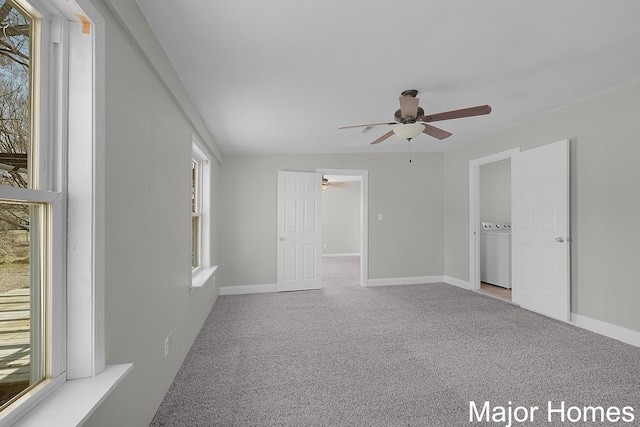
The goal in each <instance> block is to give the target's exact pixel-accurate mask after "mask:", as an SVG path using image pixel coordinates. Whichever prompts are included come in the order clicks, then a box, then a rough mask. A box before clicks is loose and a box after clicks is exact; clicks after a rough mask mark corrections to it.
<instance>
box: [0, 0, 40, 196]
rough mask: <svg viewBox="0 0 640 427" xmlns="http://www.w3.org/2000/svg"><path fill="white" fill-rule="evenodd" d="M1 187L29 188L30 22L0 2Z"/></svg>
mask: <svg viewBox="0 0 640 427" xmlns="http://www.w3.org/2000/svg"><path fill="white" fill-rule="evenodd" d="M0 19H1V20H2V22H1V23H0V26H1V27H0V185H7V186H12V187H23V188H26V187H28V186H29V185H30V181H31V178H30V176H29V172H28V170H29V167H28V161H29V155H30V152H31V141H30V134H31V114H30V102H31V101H30V94H31V85H30V73H31V71H30V68H31V60H30V55H31V46H30V34H31V32H32V31H31V26H32V20H31V19H30V18H29V17H27V16H26V15H24V14H23V13H21V12H20V10H19V9H18V8H17V7H16V6H15V5H14V4H13V3H12V2H10V1H5V0H0Z"/></svg>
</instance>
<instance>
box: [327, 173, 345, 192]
mask: <svg viewBox="0 0 640 427" xmlns="http://www.w3.org/2000/svg"><path fill="white" fill-rule="evenodd" d="M348 186H349V184H348V183H346V182H337V181H329V178H327V177H326V176H324V175H322V189H323V190H326V189H327V188H329V187H335V188H345V187H348Z"/></svg>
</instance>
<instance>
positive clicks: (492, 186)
mask: <svg viewBox="0 0 640 427" xmlns="http://www.w3.org/2000/svg"><path fill="white" fill-rule="evenodd" d="M479 188H480V221H482V222H506V223H510V222H511V159H505V160H499V161H497V162H492V163H487V164H484V165H480V183H479Z"/></svg>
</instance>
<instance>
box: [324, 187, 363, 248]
mask: <svg viewBox="0 0 640 427" xmlns="http://www.w3.org/2000/svg"><path fill="white" fill-rule="evenodd" d="M346 184H348V185H349V186H348V187H344V188H339V187H332V186H329V187H328V188H327V189H326V190H324V191H323V192H322V243H323V249H322V254H323V255H335V254H356V253H360V199H361V197H360V189H361V186H360V182H358V181H354V182H348V183H346Z"/></svg>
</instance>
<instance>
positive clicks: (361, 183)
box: [316, 168, 369, 287]
mask: <svg viewBox="0 0 640 427" xmlns="http://www.w3.org/2000/svg"><path fill="white" fill-rule="evenodd" d="M316 172H319V173H321V174H322V175H323V176H324V177H326V178H327V179H328V185H327V188H326V189H325V190H323V194H324V193H327V195H328V192H329V191H332V192H334V193H333V196H336V197H335V198H337V199H339V198H340V197H339V196H340V194H339V193H338V192H340V191H341V190H347V191H350V190H351V191H350V193H351V195H352V196H350V197H355V199H353V200H350V201H349V206H350V207H349V208H348V209H349V210H350V212H351V214H353V215H355V216H356V217H355V218H351V219H348V220H347V221H349V228H351V229H350V230H348V232H347V233H346V234H345V235H344V236H341V238H337V237H336V236H335V235H333V236H327V241H325V240H324V239H323V254H324V253H325V252H326V253H327V254H330V255H339V254H341V253H342V254H346V255H354V254H359V256H360V285H361V286H364V287H366V286H367V285H368V277H369V275H368V263H369V250H368V247H369V244H368V240H369V236H368V233H369V225H368V219H369V202H368V194H369V191H368V186H369V173H368V171H366V170H346V169H323V168H319V169H316ZM332 182H333V183H343V184H342V185H335V186H332V185H331V183H332ZM344 184H346V185H347V186H345V185H344ZM354 189H359V192H358V191H356V192H355V194H353V193H354V192H353V191H352V190H354ZM345 195H346V191H345ZM324 198H325V197H324V196H323V199H324ZM327 201H329V200H327ZM323 202H324V200H323ZM336 202H337V203H340V201H339V200H336ZM345 208H347V207H346V205H345ZM327 209H329V210H330V209H331V205H330V204H328V206H326V205H325V206H323V212H322V216H323V221H324V220H325V219H327V220H334V219H335V218H333V219H332V218H325V215H327V216H328V215H332V216H333V215H334V213H331V212H330V211H329V213H327ZM351 214H350V216H351ZM325 228H326V227H325ZM353 228H355V230H354V229H353ZM324 231H327V230H324ZM329 232H330V233H331V232H332V231H331V230H329ZM333 232H334V233H339V232H340V230H333ZM323 233H324V232H323ZM325 245H326V247H325ZM332 245H334V246H339V247H331V246H332Z"/></svg>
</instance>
